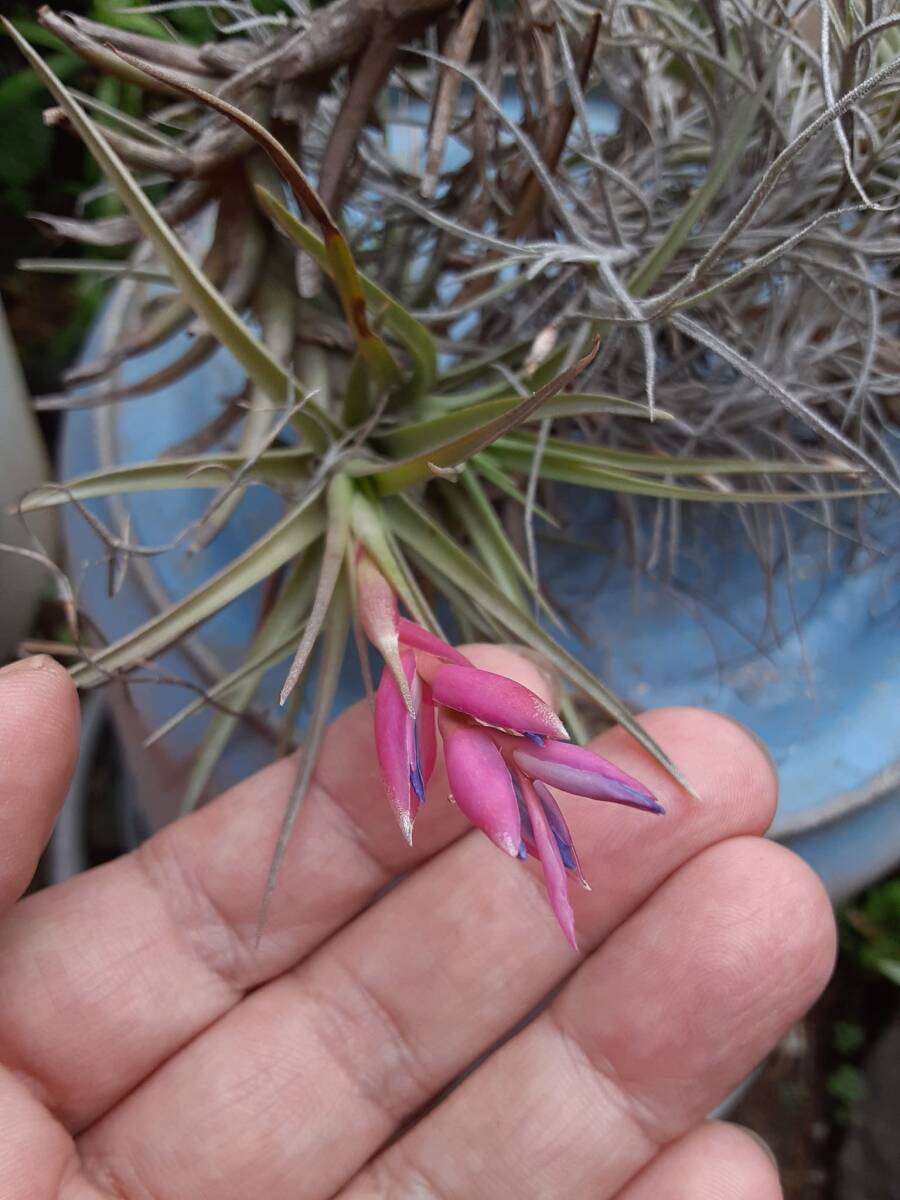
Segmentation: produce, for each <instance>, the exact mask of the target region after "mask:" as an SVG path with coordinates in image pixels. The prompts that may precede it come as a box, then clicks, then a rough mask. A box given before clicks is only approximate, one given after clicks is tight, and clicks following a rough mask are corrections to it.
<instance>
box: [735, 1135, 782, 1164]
mask: <svg viewBox="0 0 900 1200" xmlns="http://www.w3.org/2000/svg"><path fill="white" fill-rule="evenodd" d="M738 1128H739V1129H743V1131H744V1133H746V1134H749V1136H750V1137H752V1138H753V1140H754V1142H756V1144H757V1145H758V1146H759V1147H760V1148H761V1149H763V1150H765V1152H766V1155H767V1156H768V1159H769V1161H770V1162H771V1164H772V1166H773V1167H774V1168H775V1169H776V1171H777V1170H778V1159H777V1158H776V1157H775V1152H774V1151H773V1149H772V1147H771V1146H770V1145H769V1143H768V1142H767V1141H766V1139H765V1138H764V1137H760V1135H759V1134H758V1133H757V1132H756V1130H755V1129H751V1128H750V1127H749V1126H747V1125H739V1126H738Z"/></svg>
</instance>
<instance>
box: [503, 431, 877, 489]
mask: <svg viewBox="0 0 900 1200" xmlns="http://www.w3.org/2000/svg"><path fill="white" fill-rule="evenodd" d="M487 454H489V455H490V457H491V459H492V460H494V461H495V462H496V463H498V464H499V465H500V466H501V467H503V468H505V469H506V470H508V471H513V472H517V473H520V474H523V475H524V474H527V473H528V471H529V470H530V468H531V462H532V458H533V457H534V449H533V447H532V446H529V445H523V444H519V445H508V444H504V443H498V444H496V445H494V446H492V447H491V448H490V451H489V452H486V455H485V456H487ZM660 473H661V474H670V473H677V472H671V471H670V470H667V469H666V470H662V469H660ZM716 473H717V472H715V471H710V472H709V474H711V475H714V474H716ZM724 473H726V472H722V471H719V472H718V474H724ZM691 474H695V475H696V474H700V472H698V471H697V470H696V469H694V470H693V471H691ZM541 478H542V479H551V480H554V481H555V482H557V483H570V484H575V485H577V486H579V487H589V488H596V489H597V490H600V491H608V492H621V493H623V494H628V495H635V496H653V497H656V498H659V499H669V500H691V501H698V502H701V501H705V502H707V503H711V504H788V503H797V504H801V503H815V502H817V501H822V500H842V499H847V498H849V497H853V496H869V495H872V494H873V493H872V491H871V489H865V488H845V489H842V490H840V491H830V492H825V491H800V490H799V489H796V490H794V491H784V490H781V491H771V492H762V491H750V490H749V489H740V490H737V489H731V488H725V487H722V488H716V487H687V486H684V485H681V484H674V483H665V482H663V481H662V480H660V479H657V478H655V477H650V478H647V477H646V476H642V475H638V474H635V473H633V472H631V471H629V470H627V469H626V468H625V467H623V466H622V465H621V464H619V463H612V462H609V463H606V464H605V465H601V464H600V463H598V462H596V461H594V460H592V459H590V458H587V457H585V456H583V455H581V454H577V453H575V454H572V453H569V452H568V451H567V450H559V449H558V448H554V449H552V450H549V451H548V452H547V453H545V454H544V455H543V456H542V458H541Z"/></svg>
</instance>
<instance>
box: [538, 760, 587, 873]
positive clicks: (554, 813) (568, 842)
mask: <svg viewBox="0 0 900 1200" xmlns="http://www.w3.org/2000/svg"><path fill="white" fill-rule="evenodd" d="M534 790H535V792H536V793H537V798H538V799H539V800H540V802H541V808H543V810H544V816H545V817H546V818H547V824H548V825H549V826H550V832H551V833H552V834H553V837H554V840H555V841H556V846H557V849H558V850H559V856H560V858H561V859H562V861H563V866H564V867H565V868H566V870H567V871H571V872H572V874H573V875H574V876H575V878H576V879H577V880H578V882H579V883H580V884H581V886H582V887H583V888H584V889H585V890H586V891H590V890H591V888H590V884H589V883H588V881H587V880H586V879H585V877H584V871H582V869H581V863H580V862H579V861H578V854H577V853H576V851H575V843H574V842H573V841H572V835H571V833H570V832H569V826H568V825H567V824H566V818H565V817H564V816H563V814H562V811H561V810H560V807H559V805H558V804H557V803H556V800H555V799H554V798H553V794H552V793H551V791H550V789H549V788H547V787H545V786H544V784H542V783H540V782H535V784H534Z"/></svg>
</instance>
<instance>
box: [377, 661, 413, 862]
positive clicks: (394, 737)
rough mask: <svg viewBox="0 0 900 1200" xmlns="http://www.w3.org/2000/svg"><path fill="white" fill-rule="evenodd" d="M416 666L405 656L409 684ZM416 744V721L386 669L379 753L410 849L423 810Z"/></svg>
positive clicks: (380, 691) (381, 687) (381, 695)
mask: <svg viewBox="0 0 900 1200" xmlns="http://www.w3.org/2000/svg"><path fill="white" fill-rule="evenodd" d="M415 665H416V664H415V655H413V654H412V653H411V652H409V651H407V652H405V653H404V654H403V655H402V666H403V670H404V673H405V674H406V678H407V681H408V682H412V680H413V678H414V675H415ZM414 744H415V731H414V727H413V719H412V717H411V716H410V715H409V712H408V710H407V707H406V704H405V702H404V700H403V696H402V694H401V692H400V689H399V688H398V687H397V684H396V682H395V680H394V677H393V675H392V674H391V673H390V671H389V670H388V669H387V668H385V670H384V671H383V672H382V675H381V682H380V683H379V684H378V691H377V692H376V693H375V751H376V753H377V755H378V763H379V766H380V767H381V777H382V779H383V781H384V789H385V791H386V792H387V797H388V800H389V801H390V803H391V807H392V808H393V810H394V812H395V814H396V816H397V820H398V821H399V823H400V828H401V829H402V830H403V836H404V837H405V838H406V840H407V841H408V842H409V843H410V845H411V844H412V831H413V822H414V821H415V819H416V813H417V812H418V810H419V800H418V796H417V795H416V793H415V791H414V790H413V789H412V787H411V772H412V770H413V769H414V768H417V761H416V757H415V752H414ZM411 751H412V754H411Z"/></svg>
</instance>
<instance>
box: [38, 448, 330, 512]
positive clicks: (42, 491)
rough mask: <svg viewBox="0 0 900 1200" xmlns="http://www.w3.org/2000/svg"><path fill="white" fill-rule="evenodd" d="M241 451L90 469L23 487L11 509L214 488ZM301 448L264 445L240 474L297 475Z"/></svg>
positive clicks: (274, 480)
mask: <svg viewBox="0 0 900 1200" xmlns="http://www.w3.org/2000/svg"><path fill="white" fill-rule="evenodd" d="M245 461H246V458H245V455H243V454H195V455H190V456H187V457H185V458H162V459H153V460H152V461H150V462H143V463H134V464H133V465H131V466H126V467H110V468H109V469H108V470H105V471H92V472H91V473H90V474H88V475H79V476H77V477H76V478H75V479H69V480H66V481H65V482H64V483H47V484H42V485H41V486H40V487H37V488H34V489H33V490H32V491H30V492H28V493H27V494H26V495H25V496H24V497H23V499H22V501H21V503H20V504H19V505H17V506H16V509H15V511H16V512H21V513H30V512H37V511H39V510H40V509H43V508H55V507H56V506H58V505H60V504H68V503H69V502H70V501H72V500H93V499H95V498H96V497H98V496H121V495H123V494H129V493H131V492H169V491H178V490H180V489H181V488H219V487H221V486H222V484H223V483H227V482H228V480H229V479H230V478H231V476H232V475H233V474H234V472H235V471H238V470H240V469H241V468H242V467H243V466H244V464H245ZM309 461H310V460H309V450H307V449H305V448H300V449H295V448H291V449H287V450H267V451H266V452H265V454H261V455H260V456H259V458H258V459H257V460H256V462H255V463H254V465H253V466H252V467H251V468H250V470H249V471H248V472H247V474H246V475H245V476H244V478H245V479H247V480H248V481H251V480H253V481H256V482H257V483H266V484H272V485H273V486H274V485H278V484H286V483H296V482H298V481H299V480H302V479H303V478H304V477H305V476H306V475H307V473H308V469H309Z"/></svg>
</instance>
